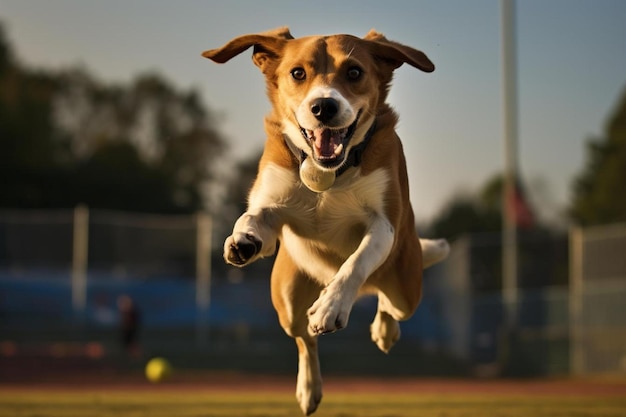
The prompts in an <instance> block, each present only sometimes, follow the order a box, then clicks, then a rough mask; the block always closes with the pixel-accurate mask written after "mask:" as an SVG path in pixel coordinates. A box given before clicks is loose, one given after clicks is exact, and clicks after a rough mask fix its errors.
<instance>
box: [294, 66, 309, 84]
mask: <svg viewBox="0 0 626 417" xmlns="http://www.w3.org/2000/svg"><path fill="white" fill-rule="evenodd" d="M291 76H292V77H293V79H294V80H298V81H302V80H304V79H305V78H306V71H305V70H304V68H300V67H298V68H294V69H292V70H291Z"/></svg>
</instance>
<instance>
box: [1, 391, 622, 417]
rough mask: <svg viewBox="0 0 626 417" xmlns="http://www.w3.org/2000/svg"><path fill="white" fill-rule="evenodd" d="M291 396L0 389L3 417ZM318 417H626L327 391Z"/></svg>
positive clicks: (191, 414) (277, 408)
mask: <svg viewBox="0 0 626 417" xmlns="http://www.w3.org/2000/svg"><path fill="white" fill-rule="evenodd" d="M300 415H301V413H300V410H299V408H298V406H297V404H296V402H295V399H294V397H293V396H292V395H288V394H284V393H278V394H269V393H263V394H251V393H242V394H234V393H227V394H223V393H204V392H200V391H194V392H192V393H189V392H187V393H186V392H176V391H171V392H170V391H154V392H149V391H148V392H146V391H141V392H139V393H137V392H128V393H123V392H119V391H111V392H92V391H88V390H83V391H81V390H76V391H68V392H65V391H63V392H61V391H59V392H51V391H42V392H35V391H16V392H0V416H1V417H5V416H6V417H8V416H11V417H140V416H141V417H286V416H300ZM315 416H316V417H353V416H354V417H412V416H416V417H417V416H419V417H489V416H494V417H623V416H626V399H625V398H617V397H608V398H605V397H603V398H593V397H572V396H563V397H557V396H553V397H543V396H541V397H537V396H535V397H523V396H490V395H484V394H483V395H459V396H457V395H430V394H428V395H407V394H391V395H390V394H336V395H333V394H332V393H329V394H327V395H326V396H325V398H324V400H323V401H322V404H321V406H320V408H319V409H318V411H317V413H315Z"/></svg>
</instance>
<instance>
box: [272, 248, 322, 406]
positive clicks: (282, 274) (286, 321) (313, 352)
mask: <svg viewBox="0 0 626 417" xmlns="http://www.w3.org/2000/svg"><path fill="white" fill-rule="evenodd" d="M321 290H322V287H321V286H320V285H319V284H318V283H316V282H315V281H313V280H311V279H309V278H308V277H307V276H306V275H304V274H303V273H302V272H300V271H299V270H298V269H297V267H296V266H295V264H294V263H293V261H292V260H291V258H290V257H289V255H288V254H287V252H286V251H285V250H279V251H278V255H277V257H276V262H275V263H274V270H273V271H272V303H273V304H274V308H275V309H276V312H277V313H278V319H279V321H280V324H281V326H282V328H283V329H284V330H285V332H286V333H287V334H288V335H289V336H291V337H293V338H294V339H295V341H296V345H297V347H298V379H297V384H296V399H297V400H298V404H299V405H300V408H301V409H302V412H303V413H304V414H305V415H307V416H308V415H310V414H312V413H313V412H315V410H316V409H317V407H318V405H319V403H320V402H321V401H322V376H321V373H320V364H319V357H318V352H317V336H314V335H311V334H309V332H308V319H307V315H306V311H307V309H308V307H309V306H310V305H311V304H312V303H313V301H315V299H316V298H317V297H318V296H319V294H320V291H321Z"/></svg>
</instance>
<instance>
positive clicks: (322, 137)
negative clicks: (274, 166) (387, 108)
mask: <svg viewBox="0 0 626 417" xmlns="http://www.w3.org/2000/svg"><path fill="white" fill-rule="evenodd" d="M359 116H360V113H359V115H357V117H356V119H355V120H354V122H352V124H351V125H350V126H348V127H345V128H342V129H333V128H330V127H327V126H323V127H320V128H317V129H313V130H309V129H305V128H303V127H300V131H301V132H302V136H303V137H304V138H305V139H306V140H307V143H309V145H310V146H311V150H312V157H313V158H314V159H315V161H316V162H317V163H318V164H320V165H321V166H322V167H324V168H330V169H332V168H336V167H338V166H339V165H341V164H342V163H343V161H344V160H345V157H346V148H347V147H348V143H349V142H350V139H351V138H352V135H353V134H354V131H355V130H356V126H357V123H358V121H359Z"/></svg>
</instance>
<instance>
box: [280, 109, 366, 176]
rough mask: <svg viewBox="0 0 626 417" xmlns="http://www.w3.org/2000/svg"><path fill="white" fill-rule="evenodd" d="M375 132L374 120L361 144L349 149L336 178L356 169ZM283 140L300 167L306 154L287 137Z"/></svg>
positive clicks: (284, 136)
mask: <svg viewBox="0 0 626 417" xmlns="http://www.w3.org/2000/svg"><path fill="white" fill-rule="evenodd" d="M375 131H376V120H374V123H372V125H371V126H370V128H369V129H368V130H367V132H366V133H365V137H364V138H363V140H362V141H361V143H359V144H358V145H356V146H354V147H353V148H352V149H350V152H349V153H348V157H347V158H346V160H345V162H344V163H343V164H342V165H341V166H340V167H339V169H338V170H337V171H336V176H340V175H341V174H343V173H344V172H346V171H347V170H348V169H349V168H352V167H356V166H359V165H360V164H361V161H362V160H363V152H365V148H366V147H367V145H368V144H369V143H370V140H372V136H374V132H375ZM283 139H284V141H285V143H286V144H287V147H288V148H289V150H290V151H291V153H292V154H293V156H295V158H296V160H297V161H298V163H299V164H300V165H302V162H304V160H305V159H306V158H307V154H306V153H305V152H304V151H303V150H302V149H300V148H298V147H297V146H296V145H294V144H293V142H292V141H291V139H289V137H288V136H287V135H283Z"/></svg>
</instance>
